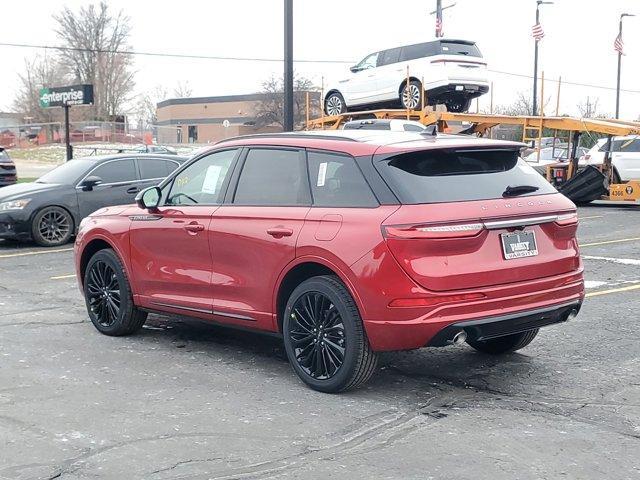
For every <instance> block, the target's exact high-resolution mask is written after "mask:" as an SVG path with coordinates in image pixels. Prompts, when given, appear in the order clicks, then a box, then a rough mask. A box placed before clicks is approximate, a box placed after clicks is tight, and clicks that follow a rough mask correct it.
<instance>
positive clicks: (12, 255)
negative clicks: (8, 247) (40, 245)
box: [0, 247, 73, 258]
mask: <svg viewBox="0 0 640 480" xmlns="http://www.w3.org/2000/svg"><path fill="white" fill-rule="evenodd" d="M72 250H73V247H71V248H57V249H48V250H37V251H35V252H18V253H3V254H0V258H15V257H27V256H29V255H44V254H45V253H59V252H71V251H72Z"/></svg>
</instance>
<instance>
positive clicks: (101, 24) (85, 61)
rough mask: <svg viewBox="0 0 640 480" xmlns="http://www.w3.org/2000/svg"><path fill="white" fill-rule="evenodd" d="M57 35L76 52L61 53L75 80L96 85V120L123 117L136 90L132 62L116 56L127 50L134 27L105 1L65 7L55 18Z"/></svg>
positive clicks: (66, 51) (121, 13) (124, 16)
mask: <svg viewBox="0 0 640 480" xmlns="http://www.w3.org/2000/svg"><path fill="white" fill-rule="evenodd" d="M53 18H54V20H55V21H56V23H57V28H56V34H57V35H58V37H59V38H60V40H61V41H62V42H63V44H64V45H65V46H67V47H71V48H73V50H65V51H63V52H62V54H61V55H62V61H63V63H64V65H65V66H66V67H67V68H68V69H69V72H70V73H71V75H72V77H73V80H74V81H77V82H82V83H92V84H93V85H94V101H95V107H94V110H95V116H96V117H97V118H100V119H107V118H109V117H111V116H113V115H116V114H118V113H120V111H121V109H122V106H123V104H124V103H125V102H126V101H127V100H128V97H129V95H130V93H131V91H132V90H133V87H134V81H133V70H132V63H133V59H132V57H131V56H130V55H126V54H122V53H113V52H115V51H118V50H123V49H126V48H127V42H128V40H129V37H130V33H131V27H130V20H129V17H127V16H126V15H124V13H123V12H122V11H120V12H118V13H117V14H112V13H111V12H110V11H109V7H108V5H107V3H106V2H105V1H101V2H100V3H99V4H98V5H97V6H96V5H94V4H90V5H88V6H86V7H85V6H83V7H80V9H79V10H78V11H77V12H74V11H72V10H71V9H69V7H64V8H63V9H62V12H61V13H59V14H57V15H54V17H53Z"/></svg>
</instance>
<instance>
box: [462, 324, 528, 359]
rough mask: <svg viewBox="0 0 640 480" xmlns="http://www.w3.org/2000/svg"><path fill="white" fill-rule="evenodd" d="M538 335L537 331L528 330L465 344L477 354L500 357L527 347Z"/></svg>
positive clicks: (469, 341)
mask: <svg viewBox="0 0 640 480" xmlns="http://www.w3.org/2000/svg"><path fill="white" fill-rule="evenodd" d="M536 335H538V329H537V328H536V329H535V330H529V331H528V332H522V333H515V334H513V335H507V336H505V337H498V338H492V339H491V340H481V341H479V342H476V341H474V340H469V339H468V340H467V343H468V344H469V345H471V346H472V347H473V348H475V349H476V350H478V351H479V352H483V353H488V354H491V355H502V354H504V353H511V352H515V351H516V350H520V349H521V348H524V347H526V346H527V345H529V344H530V343H531V342H532V341H533V339H534V338H536Z"/></svg>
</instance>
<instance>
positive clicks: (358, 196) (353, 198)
mask: <svg viewBox="0 0 640 480" xmlns="http://www.w3.org/2000/svg"><path fill="white" fill-rule="evenodd" d="M308 159H309V178H310V179H311V192H312V194H313V204H314V205H315V206H318V207H377V206H378V202H377V200H376V198H375V197H374V195H373V193H372V192H371V189H370V188H369V185H368V184H367V182H366V181H365V179H364V177H363V176H362V173H361V172H360V170H359V169H358V166H357V165H356V162H355V160H354V159H353V157H348V156H345V155H336V154H330V153H320V152H309V153H308Z"/></svg>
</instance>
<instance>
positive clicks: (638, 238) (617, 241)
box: [580, 237, 640, 248]
mask: <svg viewBox="0 0 640 480" xmlns="http://www.w3.org/2000/svg"><path fill="white" fill-rule="evenodd" d="M638 240H640V237H631V238H620V239H618V240H604V241H602V242H593V243H581V244H580V248H584V247H595V246H597V245H610V244H612V243H623V242H637V241H638Z"/></svg>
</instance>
